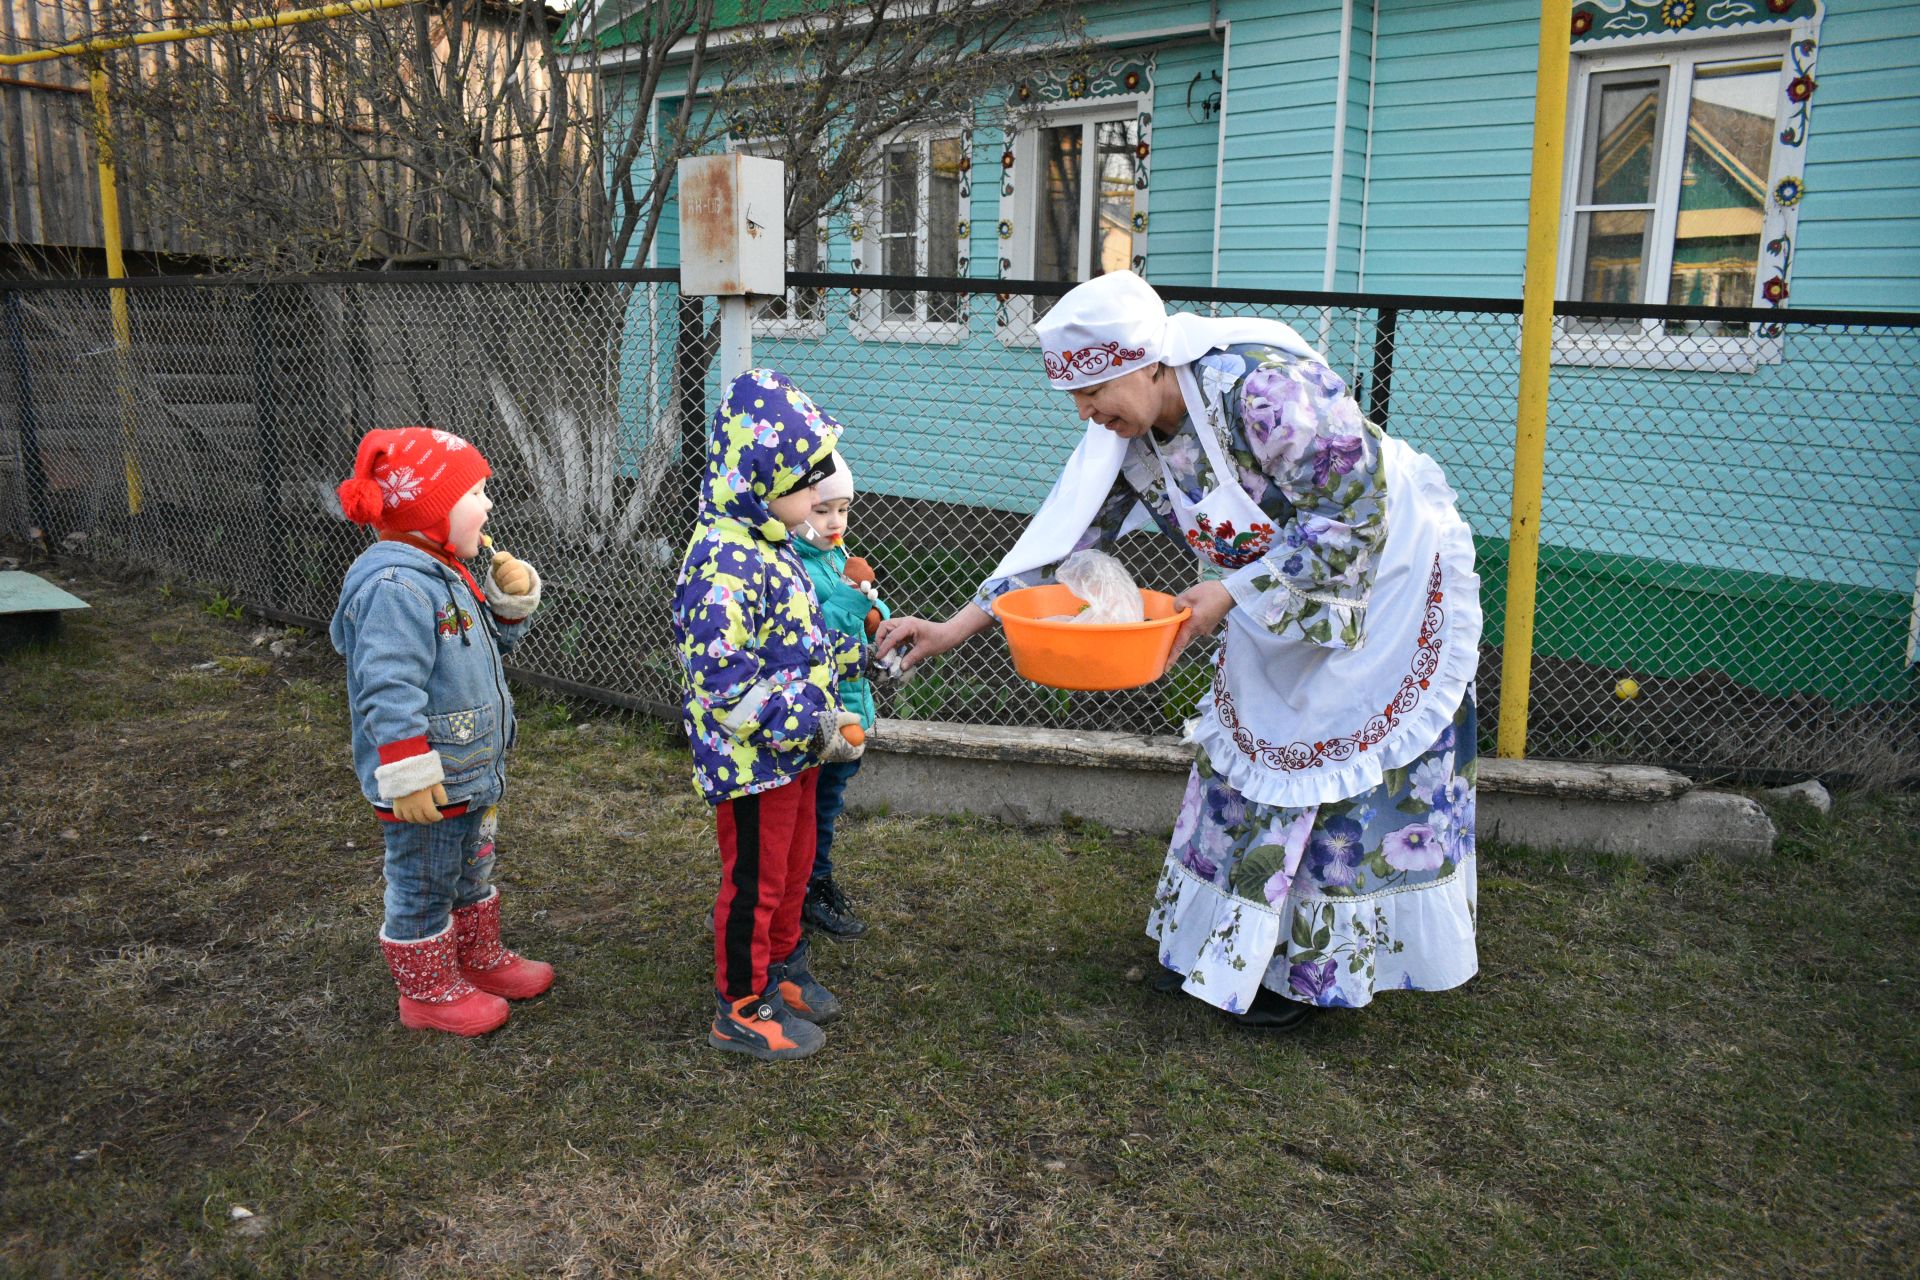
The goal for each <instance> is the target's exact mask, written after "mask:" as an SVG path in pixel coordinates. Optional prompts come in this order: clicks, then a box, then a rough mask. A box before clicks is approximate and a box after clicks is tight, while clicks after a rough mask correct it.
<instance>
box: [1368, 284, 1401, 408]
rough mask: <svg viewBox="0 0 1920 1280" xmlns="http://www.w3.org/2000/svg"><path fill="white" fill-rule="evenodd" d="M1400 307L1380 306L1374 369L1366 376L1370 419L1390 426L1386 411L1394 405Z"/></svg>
mask: <svg viewBox="0 0 1920 1280" xmlns="http://www.w3.org/2000/svg"><path fill="white" fill-rule="evenodd" d="M1399 319H1400V310H1399V308H1397V307H1382V308H1380V314H1379V318H1378V319H1376V320H1375V321H1374V322H1373V369H1372V372H1371V373H1369V374H1368V376H1367V420H1368V421H1369V422H1371V423H1373V425H1374V426H1376V427H1379V428H1380V429H1381V430H1382V431H1385V430H1386V429H1387V415H1388V414H1389V413H1390V412H1391V411H1392V409H1393V327H1394V325H1395V324H1397V323H1398V322H1399Z"/></svg>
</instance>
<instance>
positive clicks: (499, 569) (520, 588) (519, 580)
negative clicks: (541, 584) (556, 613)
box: [493, 551, 533, 596]
mask: <svg viewBox="0 0 1920 1280" xmlns="http://www.w3.org/2000/svg"><path fill="white" fill-rule="evenodd" d="M493 580H494V582H495V583H496V584H497V585H498V586H499V588H500V589H501V590H502V591H504V592H506V593H507V594H508V595H510V596H523V595H525V594H527V592H529V591H531V590H533V570H532V569H530V568H528V567H527V564H526V562H525V561H524V560H516V559H514V558H513V557H512V556H510V555H508V554H507V553H506V552H504V551H496V552H494V553H493Z"/></svg>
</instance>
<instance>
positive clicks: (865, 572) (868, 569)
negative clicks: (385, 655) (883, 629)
mask: <svg viewBox="0 0 1920 1280" xmlns="http://www.w3.org/2000/svg"><path fill="white" fill-rule="evenodd" d="M843 576H844V577H845V578H846V580H847V581H848V582H850V583H852V584H853V585H854V586H855V587H857V588H858V589H859V591H860V594H861V595H863V596H865V597H866V598H867V599H868V600H871V601H872V602H873V604H874V607H873V608H871V609H869V610H867V622H866V626H867V639H869V640H871V639H873V633H874V632H876V631H878V630H879V629H880V608H879V605H880V582H879V579H877V578H876V577H875V576H874V572H873V566H872V565H871V564H868V563H867V559H866V557H865V556H848V557H847V568H846V572H845V574H844V575H843Z"/></svg>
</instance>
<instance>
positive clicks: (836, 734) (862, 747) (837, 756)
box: [808, 711, 867, 764]
mask: <svg viewBox="0 0 1920 1280" xmlns="http://www.w3.org/2000/svg"><path fill="white" fill-rule="evenodd" d="M848 728H851V729H852V730H853V731H854V733H856V734H859V735H860V736H859V740H858V741H855V740H854V739H853V738H850V737H848V736H847V733H846V730H847V729H848ZM808 746H809V747H811V748H812V750H813V753H814V754H815V755H816V756H819V757H820V763H821V764H836V763H838V762H840V761H843V760H858V759H859V758H860V757H861V755H862V754H863V753H864V752H865V751H866V749H867V742H866V734H865V733H864V732H863V731H862V730H861V728H860V717H859V716H857V715H855V714H854V713H853V712H851V711H841V712H837V713H835V715H834V717H833V719H832V720H831V721H828V720H826V719H822V720H821V721H820V727H819V728H818V729H816V730H814V734H813V741H812V742H811V743H809V744H808Z"/></svg>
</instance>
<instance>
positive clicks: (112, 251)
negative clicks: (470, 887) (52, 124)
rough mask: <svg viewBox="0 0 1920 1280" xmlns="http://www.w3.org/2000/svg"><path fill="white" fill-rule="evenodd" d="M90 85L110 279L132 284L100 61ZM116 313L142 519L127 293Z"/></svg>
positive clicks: (124, 440)
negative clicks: (123, 241) (122, 237)
mask: <svg viewBox="0 0 1920 1280" xmlns="http://www.w3.org/2000/svg"><path fill="white" fill-rule="evenodd" d="M87 84H88V86H89V87H90V88H91V89H92V91H93V151H94V157H95V159H96V161H97V162H98V164H99V168H100V243H101V244H102V245H103V246H104V247H105V249H106V251H107V276H108V278H109V279H112V280H125V279H126V278H127V261H126V257H125V255H124V254H123V253H122V252H121V244H120V186H119V183H118V182H116V181H115V179H114V167H115V166H114V158H113V117H112V115H111V114H110V108H109V106H108V102H107V69H106V66H105V65H104V64H103V62H102V61H101V60H100V59H99V58H98V57H95V58H93V59H91V60H90V61H89V62H88V64H87ZM109 297H110V298H111V299H112V303H111V305H112V307H113V351H114V372H115V376H116V378H117V379H118V381H119V384H120V435H121V445H122V449H123V452H124V454H125V459H126V471H127V514H128V515H130V516H137V515H139V514H140V506H141V497H140V459H139V457H138V456H137V455H136V454H135V453H134V448H133V382H132V373H133V371H132V369H131V367H130V363H131V358H132V350H133V328H132V325H131V324H130V323H129V321H128V319H127V291H126V290H125V289H113V290H110V291H109Z"/></svg>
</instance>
